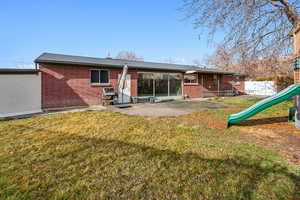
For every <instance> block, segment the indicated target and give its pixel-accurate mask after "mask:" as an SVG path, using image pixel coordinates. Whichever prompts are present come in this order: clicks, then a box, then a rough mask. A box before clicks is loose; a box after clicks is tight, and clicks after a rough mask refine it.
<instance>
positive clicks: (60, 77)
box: [40, 64, 137, 109]
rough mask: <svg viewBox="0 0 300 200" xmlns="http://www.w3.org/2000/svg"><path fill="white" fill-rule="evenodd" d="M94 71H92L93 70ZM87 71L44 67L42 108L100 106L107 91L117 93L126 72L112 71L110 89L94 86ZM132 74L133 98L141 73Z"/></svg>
mask: <svg viewBox="0 0 300 200" xmlns="http://www.w3.org/2000/svg"><path fill="white" fill-rule="evenodd" d="M90 69H92V68H90ZM90 69H89V68H87V67H77V66H76V67H73V66H55V65H45V64H40V71H41V72H42V108H43V109H50V108H63V107H73V106H90V105H97V104H100V103H101V102H100V100H101V96H102V91H103V88H104V87H114V88H115V89H117V82H118V74H119V73H121V72H122V70H116V69H109V81H110V84H109V85H105V86H99V85H97V86H95V85H92V84H91V83H90V76H91V75H90ZM128 73H129V74H131V95H133V96H136V95H137V73H136V72H135V71H129V72H128Z"/></svg>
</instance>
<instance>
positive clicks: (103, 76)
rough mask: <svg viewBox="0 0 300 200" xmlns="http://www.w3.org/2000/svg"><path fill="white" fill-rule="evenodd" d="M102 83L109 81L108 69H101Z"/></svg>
mask: <svg viewBox="0 0 300 200" xmlns="http://www.w3.org/2000/svg"><path fill="white" fill-rule="evenodd" d="M100 83H108V71H106V70H100Z"/></svg>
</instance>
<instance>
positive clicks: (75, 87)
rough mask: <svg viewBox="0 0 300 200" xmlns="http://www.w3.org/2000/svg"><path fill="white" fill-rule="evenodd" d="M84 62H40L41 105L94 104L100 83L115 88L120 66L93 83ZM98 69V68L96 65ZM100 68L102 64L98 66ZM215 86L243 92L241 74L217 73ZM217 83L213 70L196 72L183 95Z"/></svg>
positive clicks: (134, 93)
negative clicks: (103, 80) (102, 80)
mask: <svg viewBox="0 0 300 200" xmlns="http://www.w3.org/2000/svg"><path fill="white" fill-rule="evenodd" d="M91 69H96V68H92V67H91V68H89V67H87V66H83V67H79V66H72V65H63V66H62V65H59V66H58V65H54V64H51V65H50V64H40V71H41V72H42V108H43V109H53V108H64V107H73V106H74V107H75V106H90V105H97V104H100V103H101V102H100V101H101V96H102V91H103V88H104V87H113V88H115V90H116V91H117V83H118V74H120V73H122V70H121V69H108V70H109V82H110V83H109V85H105V86H99V85H97V86H95V85H92V84H91V83H90V76H91V74H90V70H91ZM99 69H100V68H99ZM101 69H104V68H101ZM128 73H129V74H130V75H131V96H137V81H138V80H137V71H132V70H129V72H128ZM218 77H219V82H220V85H219V89H220V90H231V89H232V88H234V89H236V90H238V91H240V93H243V92H244V78H243V77H240V79H239V84H237V81H234V77H233V76H231V75H218ZM217 90H218V84H217V82H216V81H214V79H213V74H199V75H198V84H196V85H185V84H183V95H187V96H188V97H190V98H198V97H204V96H205V95H206V94H207V93H209V92H210V91H217Z"/></svg>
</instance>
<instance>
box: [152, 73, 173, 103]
mask: <svg viewBox="0 0 300 200" xmlns="http://www.w3.org/2000/svg"><path fill="white" fill-rule="evenodd" d="M153 75H154V76H153V78H154V88H155V90H154V94H155V95H154V96H156V97H166V96H169V95H168V87H169V86H168V85H169V76H168V74H162V73H155V74H153Z"/></svg>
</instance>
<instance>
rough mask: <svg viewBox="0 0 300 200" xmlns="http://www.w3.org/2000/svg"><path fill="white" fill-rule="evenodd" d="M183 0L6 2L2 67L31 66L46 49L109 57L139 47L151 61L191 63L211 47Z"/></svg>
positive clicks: (0, 35)
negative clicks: (182, 8)
mask: <svg viewBox="0 0 300 200" xmlns="http://www.w3.org/2000/svg"><path fill="white" fill-rule="evenodd" d="M180 6H181V0H163V1H161V0H160V1H159V0H156V1H144V0H128V1H124V0H115V1H109V0H51V1H50V0H26V1H25V0H9V1H1V2H0V19H1V20H0V27H1V31H0V68H7V67H29V66H30V65H31V64H32V63H33V60H34V59H35V58H36V57H37V56H39V55H40V54H41V53H43V52H50V53H63V54H69V55H82V56H93V57H105V56H106V55H107V53H108V52H110V54H111V55H112V56H116V55H117V53H118V52H120V51H134V52H135V53H136V54H137V55H139V56H141V57H143V58H144V60H145V61H156V62H164V61H166V60H168V59H173V60H177V61H178V62H182V63H187V64H190V63H192V61H193V60H194V59H197V60H202V58H203V57H204V56H205V55H207V54H209V53H211V51H212V47H213V45H208V44H207V42H206V37H205V35H204V36H203V37H202V38H203V39H202V40H199V37H198V34H199V31H198V30H195V29H194V28H193V25H192V23H191V21H187V20H182V19H183V18H184V14H183V13H181V12H179V11H178V10H177V8H179V7H180Z"/></svg>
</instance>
